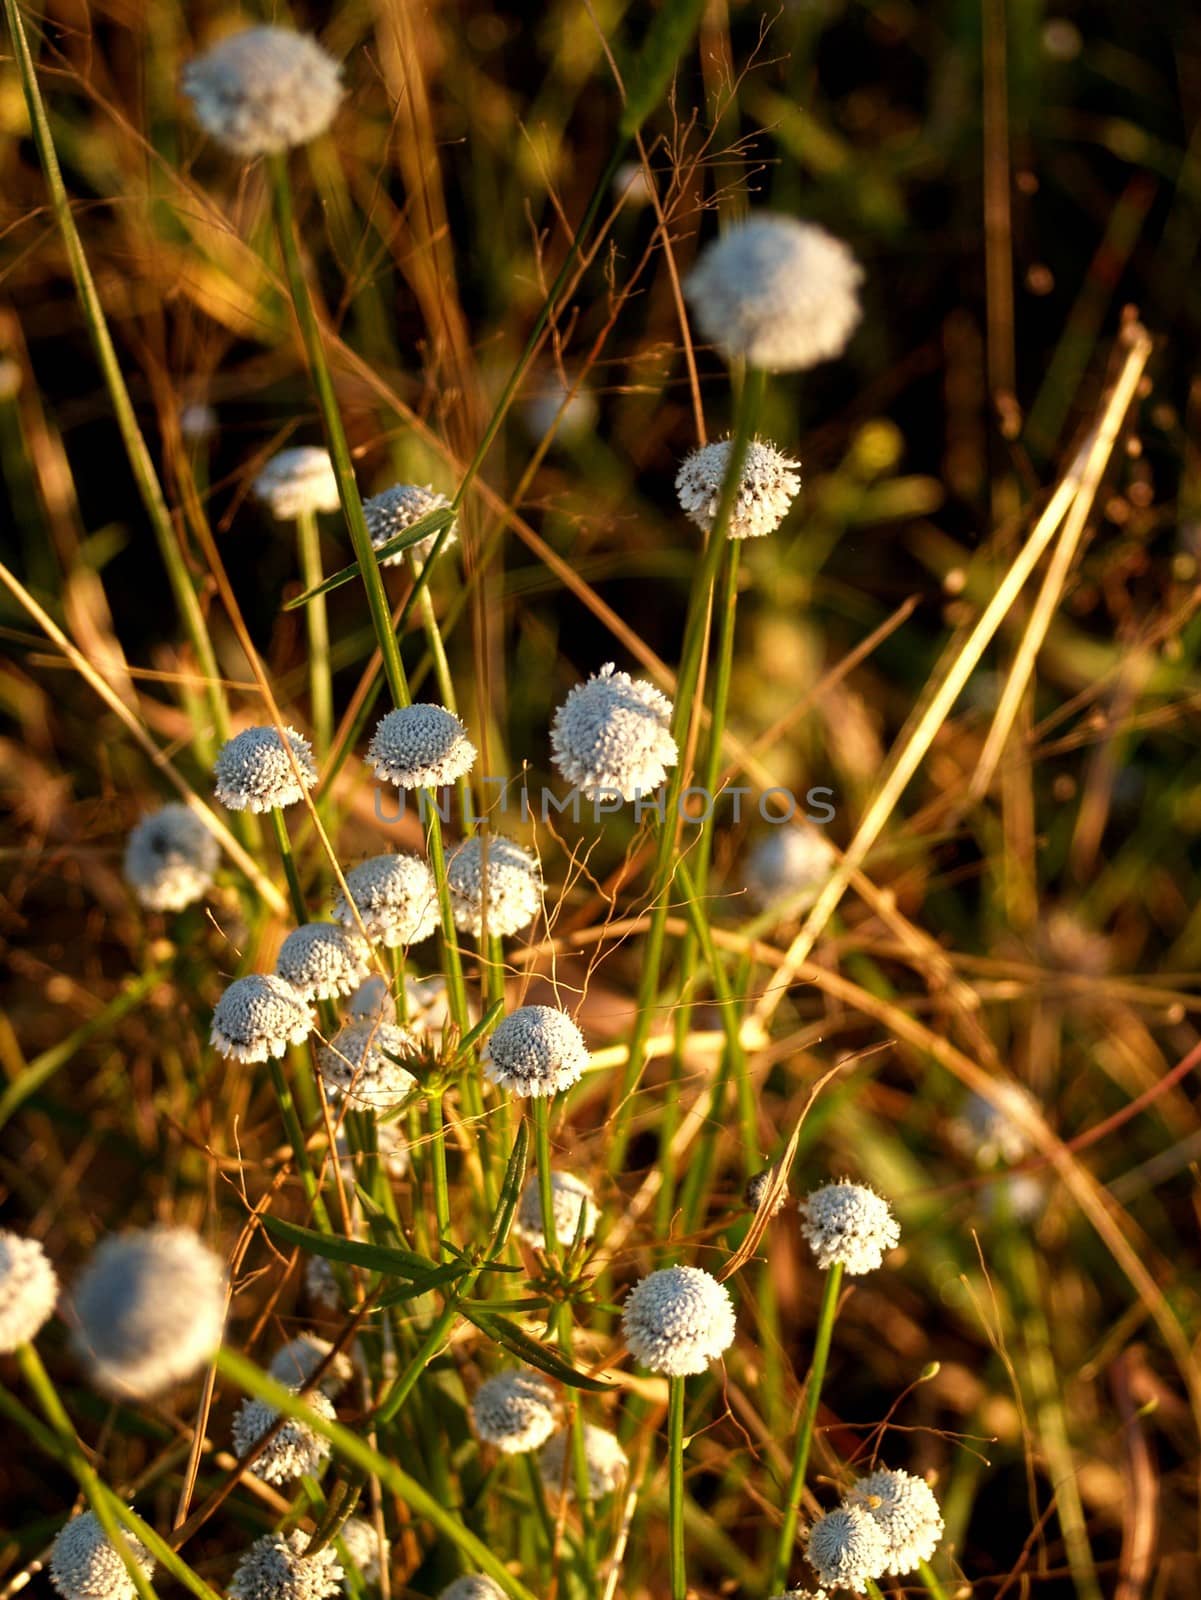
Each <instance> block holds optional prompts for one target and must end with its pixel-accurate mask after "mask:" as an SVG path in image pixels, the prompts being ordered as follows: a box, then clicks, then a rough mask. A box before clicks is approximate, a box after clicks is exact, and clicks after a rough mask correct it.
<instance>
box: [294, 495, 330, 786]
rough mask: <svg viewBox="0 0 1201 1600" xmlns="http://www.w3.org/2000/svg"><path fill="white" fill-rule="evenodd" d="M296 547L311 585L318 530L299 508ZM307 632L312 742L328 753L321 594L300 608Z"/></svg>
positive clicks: (318, 575) (317, 568)
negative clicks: (302, 610)
mask: <svg viewBox="0 0 1201 1600" xmlns="http://www.w3.org/2000/svg"><path fill="white" fill-rule="evenodd" d="M296 547H297V553H298V555H299V557H300V577H301V581H302V582H303V584H304V586H305V588H306V589H315V588H316V587H317V585H318V584H319V583H320V582H321V580H322V578H323V576H324V573H323V572H322V570H321V534H320V532H319V531H318V528H317V517H316V515H315V513H314V512H312V511H302V512H301V514H300V515H299V516H298V517H297V519H296ZM304 618H305V625H306V627H307V630H308V636H309V701H310V707H311V710H312V716H313V742H314V744H315V745H316V747H317V754H318V756H319V757H321V758H324V757H325V756H327V755H328V754H329V747H330V742H331V741H332V739H333V736H334V693H333V683H332V681H331V676H330V663H329V614H328V612H327V610H326V605H325V596H324V595H323V594H317V595H314V596H313V598H312V599H311V600H310V601H309V602H308V604H307V605H306V606H305V608H304Z"/></svg>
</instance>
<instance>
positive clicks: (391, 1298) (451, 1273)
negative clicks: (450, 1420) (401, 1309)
mask: <svg viewBox="0 0 1201 1600" xmlns="http://www.w3.org/2000/svg"><path fill="white" fill-rule="evenodd" d="M470 1270H471V1269H470V1268H469V1267H465V1266H464V1265H463V1263H462V1262H461V1261H449V1262H447V1264H446V1266H444V1267H436V1268H435V1269H434V1271H433V1272H430V1273H427V1274H426V1276H425V1277H424V1278H418V1279H416V1280H415V1281H414V1282H413V1283H407V1284H406V1285H405V1286H404V1288H403V1289H389V1290H388V1292H387V1294H382V1295H380V1297H379V1299H378V1300H377V1301H376V1305H377V1306H378V1307H379V1309H380V1310H381V1311H386V1310H387V1308H388V1307H389V1306H400V1305H404V1304H405V1302H406V1301H408V1300H419V1299H420V1298H421V1296H422V1295H423V1294H428V1293H429V1292H430V1290H431V1289H440V1288H442V1286H443V1285H444V1284H447V1283H456V1282H457V1281H458V1280H459V1279H460V1278H465V1277H466V1276H467V1274H468V1272H469V1271H470Z"/></svg>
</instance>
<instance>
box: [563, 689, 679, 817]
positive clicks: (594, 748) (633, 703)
mask: <svg viewBox="0 0 1201 1600" xmlns="http://www.w3.org/2000/svg"><path fill="white" fill-rule="evenodd" d="M671 716H672V705H671V701H670V700H668V698H667V696H666V695H662V694H660V693H659V691H658V689H656V688H655V686H654V685H653V684H650V683H645V682H643V681H642V680H640V679H635V678H631V677H630V675H629V673H628V672H618V671H617V669H616V667H615V666H614V664H613V663H612V662H611V661H610V662H609V663H607V665H605V666H603V667H602V668H601V670H600V671H599V672H598V673H595V674H594V675H593V676H592V677H591V678H589V679H588V681H587V682H586V683H577V684H576V686H575V688H574V689H572V691H571V692H570V694H569V695H568V696H567V699H566V700H564V702H563V704H562V705H561V706H560V707H559V708H558V710H557V711H556V712H555V715H554V720H553V722H552V723H551V731H550V742H551V752H552V754H551V759H552V760H553V762H554V764H555V766H556V768H557V769H558V771H559V772H560V773H561V774H562V776H563V777H564V778H565V779H566V780H567V782H568V783H570V784H571V785H572V786H573V787H575V788H577V789H579V790H580V792H581V794H583V795H584V796H585V797H586V798H587V799H589V800H605V799H610V798H612V797H613V796H615V795H616V796H618V797H620V798H621V799H622V800H634V799H637V798H638V797H639V796H644V795H650V794H653V793H654V791H655V790H656V789H657V788H658V787H659V785H660V784H661V783H662V782H663V781H664V779H665V778H666V777H667V769H668V768H669V767H674V766H675V764H676V762H677V760H678V759H679V751H678V750H677V748H676V742H675V740H674V739H673V738H672V736H671Z"/></svg>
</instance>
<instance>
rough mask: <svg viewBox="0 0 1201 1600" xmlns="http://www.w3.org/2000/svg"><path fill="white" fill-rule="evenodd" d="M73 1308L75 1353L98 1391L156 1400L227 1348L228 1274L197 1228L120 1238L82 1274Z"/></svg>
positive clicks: (100, 1250)
mask: <svg viewBox="0 0 1201 1600" xmlns="http://www.w3.org/2000/svg"><path fill="white" fill-rule="evenodd" d="M72 1306H73V1309H74V1314H75V1322H76V1328H75V1348H76V1349H77V1351H78V1352H79V1354H80V1356H81V1357H82V1358H83V1360H84V1361H85V1362H86V1364H87V1366H88V1368H89V1370H90V1374H91V1378H92V1382H93V1383H94V1384H95V1385H96V1387H97V1388H98V1389H100V1390H102V1391H103V1392H104V1393H105V1394H110V1395H113V1396H115V1397H116V1398H117V1399H121V1400H128V1399H136V1400H148V1399H153V1398H155V1397H156V1396H157V1395H160V1394H163V1393H164V1392H165V1391H166V1390H168V1389H170V1388H172V1387H173V1386H174V1385H175V1384H177V1383H186V1382H187V1380H188V1379H189V1378H190V1377H192V1376H193V1374H194V1373H195V1372H196V1371H197V1370H198V1369H199V1368H200V1367H202V1366H203V1365H204V1363H205V1362H206V1361H207V1360H208V1358H209V1357H210V1356H211V1355H212V1353H213V1351H214V1350H216V1348H217V1346H218V1345H219V1344H220V1343H221V1331H222V1328H223V1327H224V1324H225V1267H224V1265H223V1263H222V1262H221V1260H220V1259H219V1258H218V1256H216V1255H215V1254H214V1252H213V1251H212V1250H210V1249H209V1248H208V1246H207V1245H206V1244H204V1243H203V1241H202V1240H201V1239H200V1237H199V1236H198V1235H197V1234H195V1233H193V1232H192V1230H191V1229H190V1228H173V1227H167V1226H165V1225H162V1224H159V1225H156V1226H154V1227H150V1228H142V1229H137V1230H134V1231H131V1232H129V1233H118V1234H112V1235H110V1236H109V1237H108V1238H107V1239H104V1240H103V1241H102V1242H101V1243H100V1244H99V1245H98V1246H97V1248H96V1250H95V1251H94V1252H93V1255H92V1258H91V1260H90V1261H89V1262H88V1264H87V1266H86V1267H85V1268H84V1270H83V1272H82V1273H81V1274H80V1277H79V1280H78V1282H77V1283H76V1285H75V1293H74V1296H73V1299H72Z"/></svg>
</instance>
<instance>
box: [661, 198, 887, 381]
mask: <svg viewBox="0 0 1201 1600" xmlns="http://www.w3.org/2000/svg"><path fill="white" fill-rule="evenodd" d="M862 280H863V271H862V269H861V267H860V266H859V263H858V262H857V261H856V260H855V258H854V256H853V255H852V254H851V252H850V251H849V250H848V249H847V247H846V245H845V244H843V243H842V241H841V240H840V239H835V238H834V237H833V236H832V235H831V234H828V233H827V232H826V230H825V229H824V228H819V227H817V226H816V225H815V224H814V223H811V222H798V221H797V220H796V218H795V217H784V216H779V215H778V214H776V213H774V212H767V213H760V214H759V215H758V216H754V217H750V218H749V219H748V220H747V221H746V222H741V223H737V224H735V226H734V227H732V228H729V229H727V231H726V232H725V233H723V234H722V235H721V237H720V238H717V239H714V240H713V241H712V242H711V243H710V244H708V245H706V246H705V248H704V249H703V250H702V251H701V253H700V256H699V257H698V259H697V263H696V266H695V267H693V269H692V271H691V272H690V273H689V274H688V277H687V279H686V280H685V283H684V293H685V295H686V296H687V297H688V300H689V303H690V304H691V306H692V309H693V311H694V312H695V314H696V320H697V325H698V326H699V328H700V330H701V333H702V334H703V335H704V337H705V338H706V339H708V340H709V341H710V342H711V343H712V344H714V345H716V347H717V349H718V350H720V351H721V353H722V355H724V356H725V358H726V359H727V361H729V360H732V359H734V358H735V357H738V356H741V357H743V358H744V359H745V360H746V361H748V362H749V363H750V365H751V366H753V367H762V368H764V369H765V370H766V371H768V372H797V371H800V370H801V369H802V368H804V367H812V366H816V365H817V363H818V362H819V361H826V360H829V359H830V358H831V357H832V356H840V355H841V354H842V352H843V351H844V350H845V349H846V346H847V341H848V340H849V339H850V337H851V335H852V333H854V331H855V329H856V328H857V327H858V325H859V318H860V316H861V311H860V306H859V285H860V283H861V282H862Z"/></svg>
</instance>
